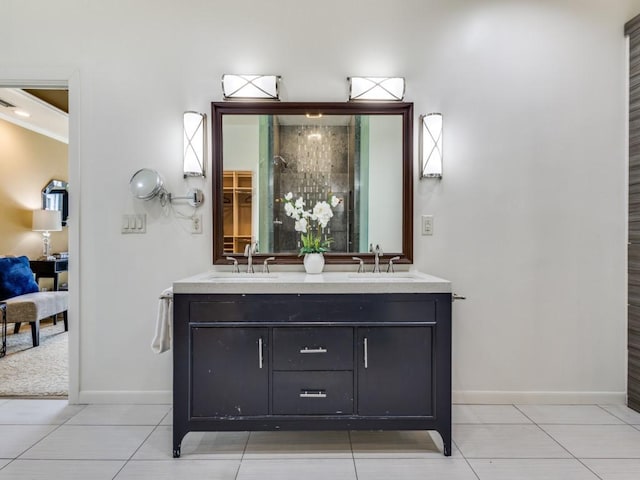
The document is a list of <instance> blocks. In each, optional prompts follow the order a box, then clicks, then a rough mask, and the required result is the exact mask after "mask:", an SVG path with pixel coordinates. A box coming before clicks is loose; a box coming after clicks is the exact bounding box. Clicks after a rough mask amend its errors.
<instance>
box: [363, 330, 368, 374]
mask: <svg viewBox="0 0 640 480" xmlns="http://www.w3.org/2000/svg"><path fill="white" fill-rule="evenodd" d="M363 343H364V368H369V342H367V337H364V342H363Z"/></svg>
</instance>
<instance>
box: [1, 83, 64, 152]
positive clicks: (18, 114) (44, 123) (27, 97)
mask: <svg viewBox="0 0 640 480" xmlns="http://www.w3.org/2000/svg"><path fill="white" fill-rule="evenodd" d="M0 118H1V119H3V120H6V121H8V122H11V123H13V124H15V125H19V126H21V127H23V128H26V129H29V130H32V131H34V132H37V133H40V134H42V135H46V136H48V137H51V138H53V139H55V140H58V141H59V142H63V143H69V92H68V90H60V89H24V90H23V89H20V88H0Z"/></svg>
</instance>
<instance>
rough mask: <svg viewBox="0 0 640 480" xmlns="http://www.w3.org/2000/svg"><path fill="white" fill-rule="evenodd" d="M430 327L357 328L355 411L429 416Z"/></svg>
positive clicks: (374, 414) (360, 412)
mask: <svg viewBox="0 0 640 480" xmlns="http://www.w3.org/2000/svg"><path fill="white" fill-rule="evenodd" d="M432 335H433V333H432V329H431V328H430V327H372V328H359V329H358V414H359V415H372V416H430V415H432V414H433V413H432V403H433V401H432V388H431V381H432V351H433V348H432Z"/></svg>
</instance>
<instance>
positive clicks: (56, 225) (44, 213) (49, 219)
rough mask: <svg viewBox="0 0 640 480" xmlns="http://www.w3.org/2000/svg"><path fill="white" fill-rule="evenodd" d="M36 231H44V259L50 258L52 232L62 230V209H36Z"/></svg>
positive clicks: (34, 226) (33, 226)
mask: <svg viewBox="0 0 640 480" xmlns="http://www.w3.org/2000/svg"><path fill="white" fill-rule="evenodd" d="M31 229H32V230H33V231H34V232H42V257H40V258H41V259H42V260H48V259H49V257H50V256H51V238H50V237H51V233H50V232H59V231H61V230H62V212H60V210H34V211H33V224H32V228H31Z"/></svg>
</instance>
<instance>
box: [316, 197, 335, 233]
mask: <svg viewBox="0 0 640 480" xmlns="http://www.w3.org/2000/svg"><path fill="white" fill-rule="evenodd" d="M313 215H314V216H315V217H316V219H317V220H318V223H319V224H320V226H321V227H322V228H325V227H326V226H327V224H328V223H329V220H330V219H331V217H333V212H332V211H331V207H330V206H329V204H328V203H327V202H318V203H316V206H315V207H313Z"/></svg>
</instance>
